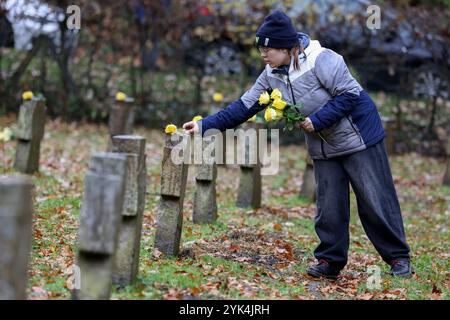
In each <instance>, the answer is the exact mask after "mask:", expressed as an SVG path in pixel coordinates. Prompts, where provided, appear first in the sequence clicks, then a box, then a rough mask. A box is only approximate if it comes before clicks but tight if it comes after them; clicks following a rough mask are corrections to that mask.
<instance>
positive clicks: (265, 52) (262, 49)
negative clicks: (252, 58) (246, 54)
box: [258, 47, 273, 54]
mask: <svg viewBox="0 0 450 320" xmlns="http://www.w3.org/2000/svg"><path fill="white" fill-rule="evenodd" d="M272 49H273V48H269V47H258V50H259V52H260V53H264V54H268V53H269V52H270V50H272Z"/></svg>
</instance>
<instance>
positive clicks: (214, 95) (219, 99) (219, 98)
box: [213, 92, 223, 102]
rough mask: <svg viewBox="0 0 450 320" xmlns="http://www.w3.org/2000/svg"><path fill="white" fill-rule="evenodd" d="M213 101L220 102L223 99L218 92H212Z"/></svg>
mask: <svg viewBox="0 0 450 320" xmlns="http://www.w3.org/2000/svg"><path fill="white" fill-rule="evenodd" d="M213 100H214V102H221V101H222V100H223V95H222V94H221V93H220V92H216V93H214V94H213Z"/></svg>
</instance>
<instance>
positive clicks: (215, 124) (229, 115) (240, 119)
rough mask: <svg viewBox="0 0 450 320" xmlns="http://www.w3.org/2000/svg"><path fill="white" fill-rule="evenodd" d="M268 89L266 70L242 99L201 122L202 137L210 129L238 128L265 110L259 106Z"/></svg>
mask: <svg viewBox="0 0 450 320" xmlns="http://www.w3.org/2000/svg"><path fill="white" fill-rule="evenodd" d="M268 89H269V82H268V81H267V77H266V70H264V71H263V72H262V73H261V74H260V76H259V77H258V79H257V80H256V82H255V84H254V85H253V86H252V87H251V88H250V90H248V91H247V92H246V93H244V95H243V96H242V97H241V98H240V99H238V100H236V101H235V102H233V103H231V104H230V105H228V106H227V107H226V108H225V109H223V110H220V111H219V112H217V113H215V114H213V115H210V116H207V117H205V118H203V119H202V120H200V121H199V127H200V129H201V133H202V136H203V135H204V134H205V132H206V131H207V130H209V129H218V130H220V131H225V130H226V129H232V128H236V127H237V126H238V125H240V124H241V123H244V122H245V121H247V120H248V119H250V118H251V117H253V116H254V115H255V114H257V113H258V112H259V111H261V110H263V109H264V106H261V105H260V104H259V102H258V99H259V96H260V95H261V93H263V92H264V91H265V90H268Z"/></svg>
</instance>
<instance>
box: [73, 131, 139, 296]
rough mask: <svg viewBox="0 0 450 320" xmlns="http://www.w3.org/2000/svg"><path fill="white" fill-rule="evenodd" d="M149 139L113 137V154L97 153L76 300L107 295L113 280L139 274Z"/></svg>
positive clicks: (87, 187) (88, 187) (84, 212)
mask: <svg viewBox="0 0 450 320" xmlns="http://www.w3.org/2000/svg"><path fill="white" fill-rule="evenodd" d="M145 160H146V156H145V138H143V137H139V136H114V137H113V138H112V152H102V153H95V154H93V155H92V157H91V161H90V165H89V171H88V173H87V174H86V176H85V180H84V193H83V203H82V208H81V214H80V226H79V232H78V242H79V247H78V251H79V252H78V255H77V262H76V265H77V266H78V267H79V270H80V275H81V279H80V280H81V283H80V288H76V289H75V290H74V292H73V298H74V299H108V298H109V297H110V294H111V286H112V284H116V285H118V286H126V285H130V284H132V283H133V282H134V281H135V280H136V277H137V274H138V267H139V252H140V242H141V228H142V219H143V214H144V207H145V189H146V166H145Z"/></svg>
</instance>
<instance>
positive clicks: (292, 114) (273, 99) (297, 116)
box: [259, 88, 305, 131]
mask: <svg viewBox="0 0 450 320" xmlns="http://www.w3.org/2000/svg"><path fill="white" fill-rule="evenodd" d="M259 104H260V105H262V106H266V107H267V108H266V111H265V113H264V119H265V120H266V121H267V122H270V121H278V120H282V119H284V120H286V126H285V127H284V129H283V130H286V129H287V130H289V131H290V130H292V129H294V125H295V123H296V122H298V121H304V120H305V117H304V116H303V115H302V114H301V113H300V111H299V109H300V108H302V107H303V106H302V105H299V104H296V105H290V104H288V103H287V102H286V101H285V100H283V96H282V94H281V91H280V90H279V89H278V88H275V89H273V90H272V92H271V93H270V94H269V93H268V92H267V91H264V92H263V93H262V94H261V95H260V96H259Z"/></svg>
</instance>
